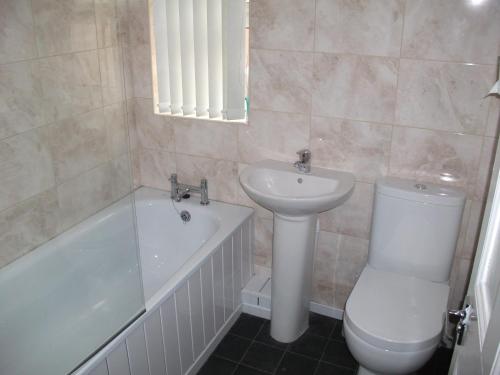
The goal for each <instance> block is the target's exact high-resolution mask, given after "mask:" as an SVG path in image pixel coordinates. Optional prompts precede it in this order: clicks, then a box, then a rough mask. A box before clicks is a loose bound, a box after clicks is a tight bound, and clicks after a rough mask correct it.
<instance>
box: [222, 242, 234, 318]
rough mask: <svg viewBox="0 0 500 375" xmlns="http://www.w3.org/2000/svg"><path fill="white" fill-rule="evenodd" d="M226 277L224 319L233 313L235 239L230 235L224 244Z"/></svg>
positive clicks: (223, 256)
mask: <svg viewBox="0 0 500 375" xmlns="http://www.w3.org/2000/svg"><path fill="white" fill-rule="evenodd" d="M222 254H223V255H222V263H223V270H224V274H223V279H224V321H226V320H227V319H229V317H230V316H231V314H232V313H233V241H232V237H229V238H228V239H227V240H226V241H224V244H223V245H222Z"/></svg>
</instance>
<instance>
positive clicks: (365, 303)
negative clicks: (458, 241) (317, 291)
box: [344, 265, 449, 352]
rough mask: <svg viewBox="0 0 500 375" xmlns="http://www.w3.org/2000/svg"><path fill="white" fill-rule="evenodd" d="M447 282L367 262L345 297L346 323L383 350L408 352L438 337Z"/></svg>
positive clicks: (417, 349)
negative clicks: (427, 279) (374, 266)
mask: <svg viewBox="0 0 500 375" xmlns="http://www.w3.org/2000/svg"><path fill="white" fill-rule="evenodd" d="M448 293H449V286H448V285H446V284H442V283H435V282H430V281H426V280H422V279H417V278H414V277H408V276H404V275H400V274H396V273H392V272H387V271H382V270H377V269H374V268H372V267H371V266H369V265H367V266H366V267H365V268H364V270H363V272H362V273H361V276H360V277H359V280H358V282H357V283H356V285H355V287H354V289H353V291H352V293H351V295H350V296H349V299H348V300H347V304H346V310H345V317H344V319H345V320H346V322H345V323H346V324H348V325H349V328H350V329H351V330H352V331H353V333H355V334H356V335H357V336H358V337H359V338H360V339H362V340H364V341H366V342H367V343H369V344H371V345H373V346H376V347H378V348H380V349H383V350H390V351H396V352H412V351H419V350H423V349H426V348H428V347H430V346H435V345H437V343H438V342H439V340H440V338H441V332H442V329H443V322H444V319H445V313H446V305H447V299H448Z"/></svg>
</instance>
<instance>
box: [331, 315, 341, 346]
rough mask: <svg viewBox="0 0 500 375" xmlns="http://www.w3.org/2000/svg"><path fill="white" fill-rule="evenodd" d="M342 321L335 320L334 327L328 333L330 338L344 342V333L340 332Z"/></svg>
mask: <svg viewBox="0 0 500 375" xmlns="http://www.w3.org/2000/svg"><path fill="white" fill-rule="evenodd" d="M342 327H343V322H342V320H337V322H336V324H335V327H334V328H333V331H332V333H331V335H330V339H332V340H335V341H340V342H345V338H344V335H343V334H342Z"/></svg>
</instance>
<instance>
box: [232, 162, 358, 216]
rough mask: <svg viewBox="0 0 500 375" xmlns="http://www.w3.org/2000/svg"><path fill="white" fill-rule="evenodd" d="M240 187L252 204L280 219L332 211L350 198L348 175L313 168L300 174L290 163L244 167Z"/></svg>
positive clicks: (351, 187) (352, 178)
mask: <svg viewBox="0 0 500 375" xmlns="http://www.w3.org/2000/svg"><path fill="white" fill-rule="evenodd" d="M240 183H241V186H242V187H243V189H244V190H245V192H246V193H247V194H248V195H249V196H250V198H252V199H253V200H254V201H255V202H257V203H258V204H260V205H261V206H264V207H266V208H267V209H269V210H271V211H273V212H276V213H278V214H282V215H290V216H303V215H311V214H316V213H319V212H323V211H328V210H331V209H332V208H335V207H337V206H339V205H341V204H342V203H344V202H345V201H346V200H347V198H349V196H350V195H351V193H352V191H353V188H354V176H353V175H352V174H351V173H346V172H340V171H334V170H329V169H324V168H312V169H311V173H308V174H304V173H299V172H298V171H297V169H296V168H295V167H294V166H293V165H292V164H291V163H284V162H279V161H274V160H264V161H261V162H258V163H255V164H252V165H250V166H248V167H246V168H245V169H244V170H243V172H242V173H241V174H240Z"/></svg>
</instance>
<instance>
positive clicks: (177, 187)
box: [169, 173, 210, 206]
mask: <svg viewBox="0 0 500 375" xmlns="http://www.w3.org/2000/svg"><path fill="white" fill-rule="evenodd" d="M169 180H170V198H172V199H173V200H175V201H176V202H180V201H181V200H182V198H183V197H184V195H186V194H188V193H199V194H200V196H201V199H200V204H201V205H203V206H206V205H207V204H209V203H210V201H209V200H208V182H207V179H206V178H202V179H201V182H200V186H193V185H188V184H181V183H179V182H178V181H177V173H172V175H171V176H170V178H169Z"/></svg>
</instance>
